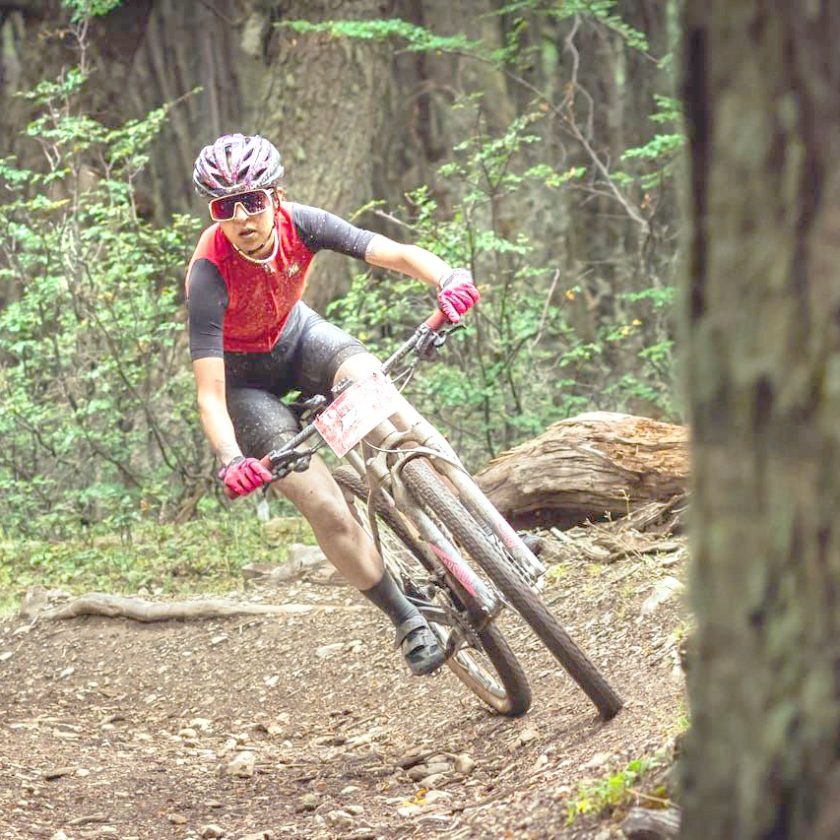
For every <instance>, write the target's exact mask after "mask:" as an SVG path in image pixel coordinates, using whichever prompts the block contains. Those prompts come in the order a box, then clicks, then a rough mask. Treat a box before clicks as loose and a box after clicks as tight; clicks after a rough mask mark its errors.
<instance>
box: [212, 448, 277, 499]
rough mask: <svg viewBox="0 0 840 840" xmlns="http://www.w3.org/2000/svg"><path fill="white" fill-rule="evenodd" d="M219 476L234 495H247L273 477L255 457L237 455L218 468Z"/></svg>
mask: <svg viewBox="0 0 840 840" xmlns="http://www.w3.org/2000/svg"><path fill="white" fill-rule="evenodd" d="M219 478H220V479H221V480H222V481H223V482H224V485H225V487H226V488H227V489H228V490H229V491H230V494H232V495H234V496H247V495H248V493H251V492H253V491H254V490H256V489H257V488H258V487H262V486H263V484H268V482H269V481H271V479H272V478H273V476H272V475H271V473H270V472H269V471H268V470H267V469H266V468H265V467H264V466H263V465H262V464H261V463H260V462H259V461H258V460H257V459H256V458H245V457H243V456H242V455H238V456H237V457H236V458H234V459H233V460H232V461H231V462H230V463H228V464H225V466H223V467H222V468H221V469H220V470H219Z"/></svg>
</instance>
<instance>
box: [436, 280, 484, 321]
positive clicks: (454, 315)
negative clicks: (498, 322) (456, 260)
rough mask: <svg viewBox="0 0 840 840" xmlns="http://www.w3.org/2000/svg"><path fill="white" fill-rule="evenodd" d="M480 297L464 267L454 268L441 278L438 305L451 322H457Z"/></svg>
mask: <svg viewBox="0 0 840 840" xmlns="http://www.w3.org/2000/svg"><path fill="white" fill-rule="evenodd" d="M480 297H481V295H480V294H479V292H478V289H476V287H475V284H474V283H473V280H472V275H471V274H470V273H469V271H467V270H466V269H465V268H454V269H452V271H450V272H449V273H448V274H444V276H443V277H442V278H441V281H440V291H439V292H438V306H440V308H441V310H442V311H443V314H444V315H446V317H447V318H448V319H449V322H450V323H452V324H457V323H458V322H459V321H460V320H461V316H462V315H463V314H464V313H465V312H468V311H469V310H470V309H472V307H473V305H474V304H476V303H478V300H479V298H480Z"/></svg>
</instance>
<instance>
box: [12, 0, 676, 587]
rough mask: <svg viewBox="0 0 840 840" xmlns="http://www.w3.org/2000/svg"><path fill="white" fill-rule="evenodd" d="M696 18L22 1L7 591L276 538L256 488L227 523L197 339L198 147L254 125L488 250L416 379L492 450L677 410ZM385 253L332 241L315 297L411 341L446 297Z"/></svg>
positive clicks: (408, 5)
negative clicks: (190, 265) (202, 397)
mask: <svg viewBox="0 0 840 840" xmlns="http://www.w3.org/2000/svg"><path fill="white" fill-rule="evenodd" d="M678 12H679V9H678V2H676V0H671V1H670V2H659V0H618V1H617V2H611V1H610V0H568V2H545V1H544V0H514V2H501V1H500V0H471V2H467V3H451V2H449V3H446V2H441V0H423V1H422V2H404V1H403V0H396V2H374V0H322V2H295V0H286V2H271V0H190V2H178V1H177V0H130V2H118V0H72V2H71V0H65V2H63V3H61V2H58V0H31V2H14V3H4V2H0V44H1V45H2V52H0V114H2V119H1V120H0V223H2V225H3V229H4V236H3V239H2V241H1V242H0V393H2V395H3V396H2V403H0V440H2V441H3V446H2V447H0V496H1V497H2V499H3V504H2V505H0V553H2V555H3V556H0V589H3V588H6V587H9V588H10V589H14V590H16V591H22V590H23V589H25V587H26V586H27V585H28V584H29V583H31V582H34V581H37V580H39V579H40V578H41V576H42V574H43V571H44V569H45V568H49V570H50V574H51V576H52V577H51V579H52V580H53V581H55V582H56V583H62V582H64V583H70V582H73V583H75V584H76V585H87V584H88V583H94V584H96V583H101V578H103V577H107V578H108V579H109V581H108V582H109V585H110V586H111V588H116V589H119V588H121V587H124V588H127V589H132V588H136V587H137V586H138V585H149V586H150V587H152V588H157V589H160V588H161V587H163V588H168V587H173V588H178V586H179V585H180V582H181V581H183V580H184V579H201V580H202V581H204V583H205V585H207V586H212V585H213V581H214V577H215V576H216V575H218V574H219V573H220V570H230V567H231V564H235V563H236V558H246V557H247V559H250V560H254V559H259V557H260V555H261V554H262V553H263V552H265V551H267V550H268V548H267V547H266V546H264V545H261V544H259V541H253V540H252V537H253V528H252V527H251V524H252V522H253V517H254V509H253V506H249V505H248V504H247V503H244V504H241V505H240V506H238V507H237V508H236V515H233V516H221V517H220V516H218V513H219V508H220V506H221V505H225V504H226V503H225V502H223V500H221V499H220V497H219V493H218V488H217V486H216V482H214V478H213V475H214V464H213V461H212V457H211V454H210V452H209V449H208V447H207V445H206V443H205V441H204V437H203V434H202V433H201V430H200V427H199V425H198V417H197V411H196V408H195V401H194V390H193V385H192V373H191V370H190V366H189V354H188V352H187V347H186V335H185V313H184V307H183V280H184V270H185V266H186V262H187V260H188V258H189V256H190V254H191V252H192V248H193V247H194V244H195V241H196V239H197V235H198V233H199V231H200V230H201V229H202V227H203V226H204V225H206V224H207V221H208V220H207V217H206V208H205V207H204V206H203V203H202V202H201V201H200V200H198V199H197V198H196V196H194V194H193V193H192V186H191V179H190V175H191V169H192V162H193V160H194V158H195V156H196V154H197V152H198V151H199V149H200V148H201V147H202V146H203V145H204V144H206V143H208V142H211V141H212V140H213V139H214V138H215V137H217V136H218V135H219V134H221V133H224V132H229V131H243V132H245V133H261V134H264V135H265V136H267V137H269V138H270V139H272V140H273V141H274V142H275V143H276V144H277V145H278V146H279V148H280V149H281V152H282V154H283V155H284V161H285V164H286V170H287V177H286V187H287V190H288V193H289V197H290V199H291V200H295V201H299V202H301V203H306V204H313V205H316V206H321V207H324V208H326V209H329V210H331V211H332V212H335V213H337V214H339V215H342V216H344V217H346V218H349V219H351V220H352V221H354V222H355V223H356V224H359V225H361V226H363V227H367V228H370V229H373V230H376V231H379V232H382V233H385V234H387V235H390V236H392V237H394V238H397V239H401V240H404V241H412V242H415V243H417V244H419V245H422V246H424V247H427V248H429V249H430V250H432V251H434V252H435V253H437V254H439V255H440V256H441V257H443V258H444V259H446V260H447V261H449V262H450V263H451V264H453V265H464V266H468V267H469V268H470V269H471V270H472V271H473V273H474V276H475V277H476V280H477V283H478V285H479V287H480V288H481V290H482V302H481V304H480V306H479V307H478V308H477V311H476V312H475V314H474V315H471V317H470V319H469V323H468V326H467V328H466V329H465V330H463V331H461V332H460V333H458V334H457V338H456V339H454V340H453V341H451V342H450V345H449V347H448V349H447V352H446V355H445V360H444V361H443V362H441V363H438V364H437V365H435V366H428V367H426V368H425V369H424V372H423V375H422V376H421V377H419V378H418V379H417V380H416V382H414V383H412V386H411V388H410V391H409V396H410V398H411V399H412V400H414V402H415V403H416V404H417V405H418V407H420V409H421V410H422V411H423V412H424V413H425V414H427V416H429V417H430V419H432V420H433V422H435V423H436V424H438V425H439V427H440V428H441V429H442V430H443V431H444V432H445V433H446V434H448V436H449V437H450V439H451V441H452V443H453V444H454V446H455V447H456V449H458V451H459V452H461V453H462V454H463V455H464V457H465V459H466V460H467V462H468V464H469V465H470V466H471V467H472V468H474V469H479V468H480V467H481V466H483V465H484V464H485V463H486V462H487V461H488V460H489V459H490V458H492V457H493V456H494V455H496V454H498V453H499V452H501V451H503V450H504V449H506V448H508V447H510V446H512V445H514V444H516V443H518V442H520V441H521V440H524V439H526V438H528V437H530V436H533V435H534V434H536V433H538V432H540V431H542V430H543V429H544V428H545V427H546V426H547V425H548V424H550V423H551V422H553V421H555V420H558V419H562V418H564V417H568V416H570V415H573V414H576V413H579V412H582V411H588V410H619V411H629V412H632V413H637V414H644V415H647V416H653V417H658V418H664V419H671V420H679V419H680V417H681V412H680V406H679V401H678V399H677V397H676V394H675V389H674V387H673V383H674V375H673V357H672V346H673V339H674V335H673V333H674V330H673V323H672V309H673V306H674V277H675V271H676V250H677V247H676V246H677V237H678V234H679V224H678V208H677V200H676V188H675V180H674V177H673V176H674V169H675V166H676V162H677V159H678V156H679V150H680V148H681V146H682V142H683V136H682V133H681V129H680V115H679V110H678V107H677V104H676V101H675V99H674V98H673V87H674V79H673V70H672V48H673V45H674V44H675V42H676V40H677V37H678V32H677V28H678V22H677V21H678ZM364 268H366V266H363V264H361V263H356V262H354V261H351V260H347V259H346V258H338V257H335V256H334V255H327V254H324V255H321V256H319V258H318V260H317V263H316V267H315V269H314V271H313V274H312V276H311V279H310V283H309V288H308V292H307V298H308V300H309V301H310V302H311V303H312V304H313V305H314V306H315V307H316V308H317V309H319V310H320V311H322V312H325V313H327V314H328V316H329V317H330V318H331V319H333V320H335V321H336V322H337V323H339V324H341V325H343V326H344V327H345V328H346V329H348V330H349V331H350V332H352V333H354V334H356V335H358V336H359V337H360V338H362V339H363V340H364V341H365V342H366V343H367V344H368V345H369V346H370V347H371V348H372V349H374V350H375V351H377V352H387V350H388V349H389V348H390V347H393V346H394V345H395V344H396V343H397V342H399V341H400V340H401V339H402V338H404V337H406V336H407V335H408V334H409V333H410V332H411V331H412V330H413V328H414V326H415V324H416V323H417V322H419V320H421V319H422V318H423V317H425V315H426V314H428V311H429V309H430V307H431V306H432V305H433V298H432V297H431V296H430V295H429V293H428V291H427V290H424V288H423V287H422V286H421V284H418V283H416V282H415V281H410V280H408V279H406V278H400V277H395V276H393V275H391V276H388V275H384V274H380V273H378V272H369V271H363V269H364ZM209 520H212V525H208V521H209ZM208 528H212V533H214V534H215V536H216V537H217V539H215V540H208V539H207V535H208V533H211V531H208ZM114 534H116V535H118V536H117V537H114V536H113V535H114ZM243 540H244V541H246V542H245V543H243ZM248 540H251V542H250V543H249V542H247V541H248ZM210 543H212V545H210ZM234 545H236V546H238V550H236V551H232V550H231V547H232V546H234ZM144 547H147V548H148V550H147V551H146V549H145V548H144ZM144 552H145V554H146V555H147V557H148V560H149V562H148V563H146V564H144V563H142V562H141V563H138V555H139V556H140V557H142V556H143V555H144ZM12 557H13V558H14V563H12V562H11V558H12ZM275 559H276V555H275ZM161 564H163V565H165V567H166V572H165V574H164V575H162V574H161ZM4 578H5V579H4ZM162 579H164V583H163V584H162V583H161V581H162Z"/></svg>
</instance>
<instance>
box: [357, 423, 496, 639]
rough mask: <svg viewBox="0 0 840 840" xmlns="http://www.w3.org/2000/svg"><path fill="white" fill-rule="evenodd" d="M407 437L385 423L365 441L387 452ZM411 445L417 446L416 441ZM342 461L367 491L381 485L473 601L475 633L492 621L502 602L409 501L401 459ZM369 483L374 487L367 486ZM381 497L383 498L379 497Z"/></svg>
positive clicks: (381, 456)
mask: <svg viewBox="0 0 840 840" xmlns="http://www.w3.org/2000/svg"><path fill="white" fill-rule="evenodd" d="M410 435H411V432H401V431H399V430H398V429H396V428H395V427H394V425H393V424H392V423H390V422H389V421H385V422H383V423H380V424H379V425H378V426H377V427H376V428H375V429H373V430H372V431H371V432H370V434H369V435H368V437H369V438H372V439H373V440H376V441H380V442H381V445H382V447H383V448H389V440H390V441H395V442H396V440H398V439H402V440H403V441H404V440H406V439H407V437H408V436H410ZM414 442H415V443H416V442H417V441H416V439H415V441H414ZM453 455H454V453H453ZM407 457H410V456H407ZM415 457H417V456H415ZM420 457H422V456H420ZM344 458H345V460H347V462H348V463H349V464H350V465H351V466H352V467H353V469H355V470H356V471H357V472H358V473H359V474H360V475H361V476H362V477H364V478H366V479H367V484H368V487H372V486H375V487H377V488H379V487H381V486H382V485H383V484H384V485H385V486H386V487H387V490H388V491H389V492H390V498H391V499H392V500H393V503H394V505H395V507H396V508H397V510H398V511H399V512H400V513H402V514H403V515H404V516H405V517H406V518H407V519H408V520H409V521H410V522H411V523H412V524H413V526H414V527H415V528H416V530H417V531H418V532H419V534H420V536H421V537H422V538H423V539H424V540H425V542H426V543H427V545H428V548H429V550H430V551H431V553H432V554H433V555H434V557H435V559H436V560H437V563H439V564H440V565H441V566H443V567H444V568H445V569H446V571H447V572H448V573H449V574H450V575H451V576H452V577H453V578H454V579H455V580H456V581H458V583H459V584H460V585H461V586H462V587H463V588H464V589H465V590H466V591H467V592H468V593H469V594H470V595H471V596H472V597H473V598H474V599H475V604H476V606H477V607H478V610H479V615H478V616H475V618H476V619H477V622H478V623H477V627H478V629H482V628H483V627H485V626H486V625H487V624H488V623H489V622H490V621H492V620H493V619H494V618H495V617H496V616H497V615H498V614H499V613H500V612H501V610H502V609H503V607H504V602H503V601H502V600H501V598H500V597H499V596H498V595H497V594H496V592H495V591H494V590H493V589H491V588H490V587H489V586H487V584H485V583H484V582H483V581H482V580H481V578H479V577H478V575H476V573H475V572H474V571H473V570H472V568H471V567H470V566H469V564H468V563H466V562H465V561H464V559H463V557H462V556H461V552H460V551H459V550H458V548H457V547H456V546H455V545H454V544H453V543H452V542H451V540H449V539H448V537H447V536H446V535H445V534H444V533H443V531H442V530H441V529H440V527H439V526H438V525H437V523H436V522H435V521H434V519H433V518H432V517H430V516H429V515H428V514H427V513H426V512H425V510H424V509H423V507H422V505H421V504H420V503H419V501H418V500H417V499H415V498H414V497H413V495H412V494H411V493H410V491H409V490H408V488H407V487H406V486H405V483H404V482H403V480H402V476H401V472H402V466H403V465H404V463H405V458H399V457H398V458H397V460H396V462H395V463H393V464H391V465H390V466H389V465H388V464H387V463H386V455H385V453H384V452H382V453H377V454H376V455H374V456H373V457H371V458H368V459H367V460H365V459H364V458H363V457H362V456H361V455H360V454H359V453H358V452H356V451H351V452H348V453H347V454H346V455H345V456H344ZM371 479H372V481H373V482H374V483H372V482H371ZM379 492H382V491H381V490H380V491H379ZM383 495H385V494H384V493H383ZM371 525H372V526H373V527H375V522H372V523H371ZM376 542H377V543H378V542H379V540H378V539H377V540H376ZM377 547H378V546H377Z"/></svg>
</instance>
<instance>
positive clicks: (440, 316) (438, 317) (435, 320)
mask: <svg viewBox="0 0 840 840" xmlns="http://www.w3.org/2000/svg"><path fill="white" fill-rule="evenodd" d="M449 323H450V321H449V319H448V318H447V317H446V315H444V313H443V310H441V309H435V311H434V312H433V313H432V314H431V315H429V317H428V318H426V320H425V321H424V322H423V324H424V325H425V326H426V327H427V328H428V329H430V330H432V331H433V332H437V331H438V330H440V329H441V327H445V326H446V325H447V324H449ZM287 445H288V444H287ZM260 463H261V464H262V465H263V466H264V467H265V468H266V469H267V470H271V469H272V468H273V464H272V460H271V453H269V454H268V455H265V456H263V457H262V458H260ZM224 493H225V496H227V498H228V499H231V500H232V499H237V498H239V497H238V496H237V495H236V493H234V492H233V491H232V490H231V489H230V488H229V487H225V489H224Z"/></svg>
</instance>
